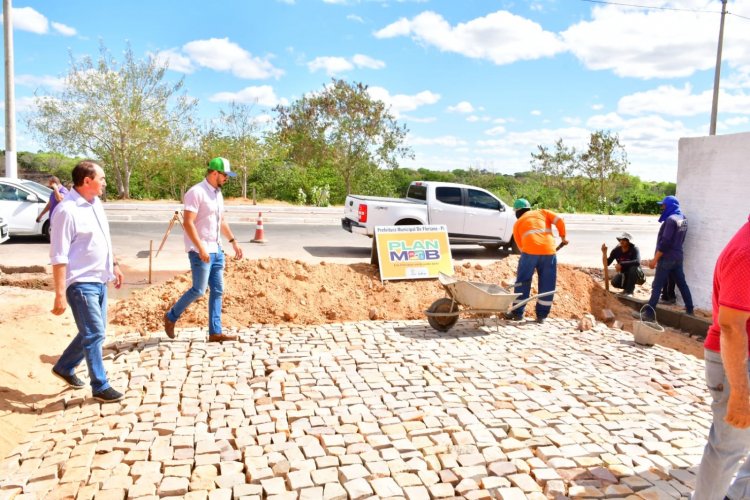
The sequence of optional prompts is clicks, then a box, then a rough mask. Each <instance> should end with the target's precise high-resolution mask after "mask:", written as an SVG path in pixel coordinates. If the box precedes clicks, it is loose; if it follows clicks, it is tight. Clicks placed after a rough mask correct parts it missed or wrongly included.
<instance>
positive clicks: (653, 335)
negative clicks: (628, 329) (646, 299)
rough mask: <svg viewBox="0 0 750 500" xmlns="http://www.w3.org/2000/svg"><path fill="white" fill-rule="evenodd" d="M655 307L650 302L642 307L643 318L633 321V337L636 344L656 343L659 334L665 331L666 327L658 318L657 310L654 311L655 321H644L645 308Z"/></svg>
mask: <svg viewBox="0 0 750 500" xmlns="http://www.w3.org/2000/svg"><path fill="white" fill-rule="evenodd" d="M646 307H648V308H650V309H651V310H652V311H653V308H651V306H649V305H648V304H644V306H643V307H641V311H640V312H641V320H640V321H635V322H633V337H634V340H635V343H636V344H640V345H654V344H655V343H656V339H657V337H658V336H659V334H661V333H664V327H663V326H661V325H660V324H659V322H658V321H657V320H656V311H654V321H643V309H644V308H646Z"/></svg>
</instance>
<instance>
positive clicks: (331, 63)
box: [307, 56, 354, 76]
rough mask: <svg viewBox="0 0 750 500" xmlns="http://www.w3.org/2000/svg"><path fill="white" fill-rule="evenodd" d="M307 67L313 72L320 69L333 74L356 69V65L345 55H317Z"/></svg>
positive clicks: (330, 74)
mask: <svg viewBox="0 0 750 500" xmlns="http://www.w3.org/2000/svg"><path fill="white" fill-rule="evenodd" d="M307 68H308V69H309V70H310V72H311V73H315V72H316V71H318V70H321V69H322V70H325V72H326V74H327V75H329V76H333V75H335V74H337V73H343V72H345V71H351V70H352V69H354V65H353V64H352V63H350V62H349V61H348V60H347V59H346V58H344V57H328V56H324V57H316V58H315V59H313V60H312V61H310V62H309V63H307Z"/></svg>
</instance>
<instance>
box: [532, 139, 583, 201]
mask: <svg viewBox="0 0 750 500" xmlns="http://www.w3.org/2000/svg"><path fill="white" fill-rule="evenodd" d="M531 168H532V170H533V172H534V173H535V174H537V175H538V176H539V177H540V180H541V181H542V184H543V186H544V188H545V190H546V191H547V192H548V196H546V197H545V198H546V199H545V202H546V203H545V206H547V207H548V208H556V209H558V210H560V209H562V208H563V206H564V205H563V203H564V201H565V197H564V193H565V192H566V190H567V187H568V186H569V184H570V179H571V178H572V177H574V176H575V175H576V173H577V171H578V168H579V157H578V154H577V153H576V150H575V148H573V147H568V146H566V145H565V144H563V140H562V139H558V140H557V141H555V148H554V151H550V148H548V147H547V146H541V145H539V146H537V152H536V153H531Z"/></svg>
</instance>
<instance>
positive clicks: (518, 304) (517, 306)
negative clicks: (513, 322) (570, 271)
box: [508, 290, 557, 312]
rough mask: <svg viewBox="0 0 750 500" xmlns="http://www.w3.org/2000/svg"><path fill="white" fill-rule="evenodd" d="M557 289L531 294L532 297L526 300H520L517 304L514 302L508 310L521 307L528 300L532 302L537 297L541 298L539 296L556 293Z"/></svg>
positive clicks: (511, 310)
mask: <svg viewBox="0 0 750 500" xmlns="http://www.w3.org/2000/svg"><path fill="white" fill-rule="evenodd" d="M556 291H557V290H552V291H550V292H544V293H538V294H536V295H532V296H531V297H529V298H528V299H524V300H522V301H521V302H519V303H517V304H513V307H511V308H510V309H509V310H508V312H513V311H515V310H516V309H518V308H519V307H521V306H523V305H525V304H526V303H527V302H531V301H532V300H536V299H539V298H541V297H548V296H550V295H552V294H554V293H555V292H556Z"/></svg>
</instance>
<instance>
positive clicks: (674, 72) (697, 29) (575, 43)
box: [561, 0, 750, 79]
mask: <svg viewBox="0 0 750 500" xmlns="http://www.w3.org/2000/svg"><path fill="white" fill-rule="evenodd" d="M657 3H658V4H659V6H660V7H676V8H683V9H686V8H689V7H690V6H691V5H692V6H693V7H695V8H696V9H698V10H706V9H709V10H713V9H711V7H714V8H715V10H716V11H718V9H719V7H720V6H719V3H718V2H717V3H716V5H713V4H711V5H709V4H708V3H707V2H705V1H695V2H692V4H690V5H688V4H687V3H686V2H685V1H684V0H680V1H677V0H669V1H660V2H657ZM740 5H742V3H741V2H738V3H737V7H738V8H740ZM733 10H734V9H733ZM738 21H739V20H738ZM718 25H719V19H718V16H712V15H710V14H706V13H700V12H684V11H676V10H653V9H649V10H644V9H635V8H630V7H623V6H618V5H606V6H595V7H594V8H593V9H592V11H591V20H585V21H581V22H579V23H577V24H574V25H572V26H570V27H569V28H568V29H567V30H565V31H564V32H562V33H561V35H562V37H563V39H564V40H565V41H566V42H567V46H568V47H569V50H570V51H571V52H573V54H575V56H576V57H578V59H579V60H580V61H581V62H582V63H583V64H584V65H585V66H586V67H587V68H588V69H593V70H610V71H612V72H614V73H615V74H616V75H618V76H623V77H635V78H642V79H649V78H676V77H686V76H690V75H692V74H694V73H695V72H697V71H702V70H710V69H712V68H713V67H714V64H715V60H716V40H717V35H718V33H717V30H718ZM733 28H734V29H727V30H726V31H725V44H724V51H723V60H724V61H725V62H727V63H729V64H730V65H732V66H739V65H743V64H750V30H748V29H745V28H744V27H741V26H740V25H739V23H737V24H734V26H733Z"/></svg>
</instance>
